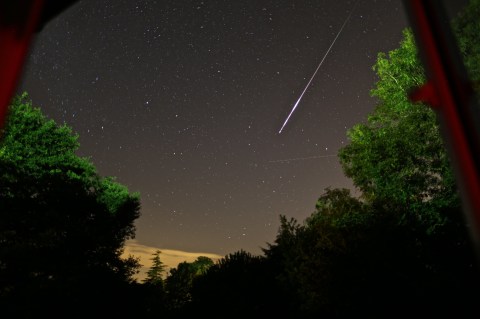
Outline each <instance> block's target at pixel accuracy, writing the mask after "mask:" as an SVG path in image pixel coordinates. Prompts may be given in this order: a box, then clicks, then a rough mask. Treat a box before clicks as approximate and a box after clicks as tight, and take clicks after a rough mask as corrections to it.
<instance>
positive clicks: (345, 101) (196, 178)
mask: <svg viewBox="0 0 480 319" xmlns="http://www.w3.org/2000/svg"><path fill="white" fill-rule="evenodd" d="M355 2H356V1H342V0H325V1H320V0H305V1H293V0H289V1H286V0H285V1H282V0H268V1H257V0H248V1H234V0H231V1H220V0H204V1H187V0H183V1H178V0H177V1H175V0H164V1H160V0H158V1H153V0H152V1H148V0H143V1H131V0H108V1H98V0H84V1H80V2H78V3H76V4H75V5H73V6H72V7H70V8H69V9H68V10H66V11H65V12H64V13H62V14H61V15H59V16H58V17H57V18H55V19H54V20H52V21H51V22H50V23H49V24H47V25H46V26H45V28H44V29H43V30H42V31H41V32H40V33H38V34H37V35H36V38H35V41H34V45H33V47H32V50H31V52H30V56H29V58H28V62H27V63H26V65H25V69H24V76H23V80H22V83H21V85H20V87H19V91H24V90H26V91H27V92H28V93H29V94H30V97H31V99H32V100H33V103H34V105H36V106H38V107H40V108H41V109H42V110H43V112H44V113H45V114H46V115H47V116H48V117H50V118H53V119H55V120H56V121H57V122H58V123H64V122H65V123H66V124H68V125H69V126H71V127H72V128H73V130H74V131H75V132H77V133H78V134H79V135H80V144H81V147H80V150H79V155H81V156H87V157H90V158H91V160H92V162H93V163H94V164H95V165H96V167H97V168H98V171H99V173H100V174H101V175H102V176H116V177H117V181H118V182H120V183H122V184H124V185H126V186H127V187H128V188H129V190H130V191H132V192H139V193H140V195H141V203H142V209H141V214H142V215H141V217H140V218H139V219H138V220H137V223H136V225H137V232H136V234H137V236H136V239H137V241H138V242H139V243H141V244H143V245H148V246H154V247H159V248H161V249H162V248H163V249H178V250H184V251H203V252H211V253H217V254H220V255H224V254H227V253H231V252H234V251H237V250H239V249H244V250H246V251H249V252H251V253H255V254H257V253H261V247H266V243H267V242H270V243H271V242H273V241H274V239H275V235H276V233H277V231H278V226H279V215H280V214H283V215H286V216H287V217H295V218H296V219H298V220H299V221H303V220H304V219H305V218H306V217H307V216H309V215H310V214H311V213H312V212H313V210H314V208H315V202H316V200H317V198H318V197H319V196H320V195H321V194H322V193H323V192H324V189H325V188H326V187H329V186H331V187H346V188H351V187H352V184H351V182H350V181H349V180H348V179H347V178H346V177H344V175H343V172H342V169H341V167H340V164H339V161H338V158H337V157H336V154H337V152H338V150H339V148H341V147H342V146H344V145H345V144H346V143H347V138H346V131H347V129H349V128H351V127H352V126H353V125H354V124H356V123H359V122H362V121H365V119H366V116H367V114H368V113H369V112H371V111H372V110H373V108H374V106H375V100H374V99H373V98H371V97H370V96H369V91H370V89H371V88H373V86H374V84H375V81H376V76H375V73H374V72H373V70H372V66H373V64H374V62H375V59H376V56H377V53H378V52H388V51H390V50H392V49H395V48H396V47H398V43H399V41H400V40H401V38H402V33H401V32H402V30H403V29H404V28H405V27H406V26H407V20H406V16H405V13H404V9H403V7H402V5H401V2H400V1H397V0H394V1H384V0H381V1H380V0H379V1H373V0H360V1H359V2H358V3H357V6H356V8H355V11H354V12H353V14H352V16H351V19H350V20H349V22H348V24H347V25H346V26H345V28H344V29H343V32H342V33H341V34H340V36H339V37H338V39H337V41H336V43H335V45H334V46H333V48H332V50H331V51H330V53H329V55H328V56H327V58H326V59H325V61H324V63H323V65H322V66H321V68H320V70H319V71H318V73H317V75H316V77H315V78H314V79H313V81H312V84H311V86H310V87H309V89H308V90H307V91H306V93H305V95H304V96H303V99H302V101H301V103H300V104H299V106H298V108H297V110H296V111H295V113H294V114H293V115H292V117H291V119H290V121H289V122H288V124H287V125H286V127H285V129H284V130H283V132H282V133H281V134H278V131H279V129H280V127H281V125H282V124H283V122H284V121H285V118H286V117H287V115H288V114H289V113H290V110H291V108H292V106H293V105H294V104H295V102H296V101H297V99H298V97H299V95H300V94H301V92H302V91H303V89H304V88H305V85H306V84H307V82H308V80H309V79H310V77H311V76H312V74H313V72H314V71H315V69H316V67H317V65H318V64H319V62H320V60H321V59H322V57H323V56H324V54H325V52H326V51H327V49H328V47H329V46H330V45H331V43H332V41H333V39H334V38H335V36H336V35H337V33H338V31H339V30H340V27H341V26H342V24H343V22H344V21H345V19H346V18H347V16H348V15H349V14H350V12H351V11H352V9H353V7H354V4H355Z"/></svg>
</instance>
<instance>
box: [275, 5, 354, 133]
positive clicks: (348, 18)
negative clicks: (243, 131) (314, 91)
mask: <svg viewBox="0 0 480 319" xmlns="http://www.w3.org/2000/svg"><path fill="white" fill-rule="evenodd" d="M357 3H358V0H357V2H355V5H354V6H353V9H352V11H351V12H350V14H349V15H348V17H347V18H346V19H345V21H344V22H343V25H342V27H341V28H340V31H338V33H337V35H336V36H335V39H333V41H332V44H330V47H329V48H328V50H327V52H326V53H325V55H324V56H323V58H322V61H320V63H319V64H318V66H317V69H316V70H315V72H313V75H312V77H311V78H310V81H308V83H307V86H305V89H303V92H302V94H300V97H299V98H298V100H297V102H296V103H295V105H294V106H293V108H292V110H291V111H290V114H288V116H287V119H286V120H285V122H284V123H283V125H282V127H281V128H280V131H278V134H280V133H282V130H283V128H284V127H285V125H286V124H287V122H288V120H289V119H290V116H292V114H293V112H294V111H295V109H296V108H297V106H298V103H300V100H301V99H302V97H303V95H304V94H305V92H306V91H307V89H308V87H309V86H310V83H312V80H313V78H314V77H315V75H316V74H317V72H318V70H319V69H320V67H321V66H322V64H323V61H325V58H326V57H327V55H328V53H330V50H331V49H332V47H333V45H334V44H335V41H337V39H338V37H339V36H340V33H342V31H343V28H344V27H345V25H346V24H347V23H348V20H350V17H351V16H352V13H353V11H355V7H356V6H357Z"/></svg>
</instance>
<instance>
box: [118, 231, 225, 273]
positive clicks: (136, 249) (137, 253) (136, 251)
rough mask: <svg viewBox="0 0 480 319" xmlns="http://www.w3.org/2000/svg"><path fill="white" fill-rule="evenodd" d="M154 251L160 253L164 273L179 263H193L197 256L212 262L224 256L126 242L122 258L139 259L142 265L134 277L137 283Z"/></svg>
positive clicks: (145, 270)
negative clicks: (164, 268)
mask: <svg viewBox="0 0 480 319" xmlns="http://www.w3.org/2000/svg"><path fill="white" fill-rule="evenodd" d="M156 250H160V251H161V252H162V253H161V254H160V260H161V261H162V262H163V264H164V265H165V266H166V267H167V268H166V273H168V271H169V270H170V269H171V268H175V267H177V265H178V264H179V263H181V262H184V261H186V262H193V261H195V259H197V258H198V257H199V256H205V257H208V258H211V259H212V260H213V261H214V262H215V261H217V260H218V259H220V258H223V257H224V256H220V255H217V254H211V253H202V252H188V251H181V250H172V249H162V248H159V247H152V246H146V245H142V244H140V243H138V242H137V241H136V240H131V241H128V242H127V243H126V244H125V250H124V252H123V257H128V256H130V255H132V256H134V257H136V258H140V264H141V265H142V266H141V268H140V272H139V273H138V274H137V275H135V278H136V279H137V280H138V281H142V280H143V279H144V278H145V277H146V273H147V271H148V269H149V268H150V267H151V265H152V260H151V258H152V255H153V253H155V251H156Z"/></svg>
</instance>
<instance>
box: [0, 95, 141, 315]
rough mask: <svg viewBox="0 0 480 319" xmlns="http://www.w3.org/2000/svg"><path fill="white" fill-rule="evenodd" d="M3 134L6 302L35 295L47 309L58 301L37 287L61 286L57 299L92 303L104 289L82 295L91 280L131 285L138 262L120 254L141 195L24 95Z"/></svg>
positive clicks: (0, 227)
mask: <svg viewBox="0 0 480 319" xmlns="http://www.w3.org/2000/svg"><path fill="white" fill-rule="evenodd" d="M1 136H2V139H1V141H0V242H1V243H2V245H1V247H0V278H1V279H0V280H1V283H2V285H1V286H0V297H2V298H3V299H2V300H7V303H10V304H12V301H15V300H20V299H21V298H27V299H28V298H30V297H31V298H32V302H33V300H37V301H35V302H33V303H35V304H37V307H44V308H48V307H51V306H52V307H53V305H51V304H50V303H48V302H45V300H43V298H41V297H40V298H39V297H38V296H36V297H35V298H33V296H34V295H35V291H48V292H49V293H51V294H54V292H55V293H58V292H59V291H63V293H62V294H60V295H58V296H57V297H59V298H62V297H66V296H67V295H71V296H70V297H71V298H70V299H69V300H70V301H72V300H75V299H76V298H78V299H79V300H81V299H83V298H86V299H89V300H91V301H92V305H93V304H95V303H96V302H98V301H95V300H94V299H95V298H94V297H93V296H95V295H96V294H97V293H99V291H100V289H99V290H97V291H96V292H95V291H94V292H91V294H90V296H88V297H86V296H87V295H82V294H83V293H84V292H82V291H84V289H87V287H88V285H89V283H90V284H91V283H93V282H95V285H96V286H99V287H104V289H107V290H108V289H111V288H109V286H112V285H115V283H122V282H125V283H126V282H130V281H131V280H132V279H131V275H132V274H133V273H134V272H135V271H136V268H137V264H138V263H137V262H136V260H134V259H133V258H130V259H126V260H125V259H122V258H121V254H122V252H123V245H124V243H125V241H126V240H127V239H129V238H133V237H134V235H135V227H134V224H133V223H134V221H135V219H137V218H138V217H139V215H140V212H139V209H140V203H139V196H138V194H131V193H129V191H128V190H127V188H126V187H125V186H123V185H121V184H119V183H117V182H115V180H114V178H109V177H107V178H103V177H100V176H99V175H98V173H97V172H96V169H95V167H94V166H93V164H92V163H91V162H90V161H89V160H88V159H86V158H81V157H79V156H77V155H76V151H77V149H78V147H79V143H78V135H76V134H73V132H72V130H71V129H70V128H69V127H67V126H66V125H57V124H56V123H55V122H54V121H53V120H48V119H47V118H46V117H45V116H44V115H43V114H42V113H41V111H40V109H38V108H35V107H33V106H32V102H31V101H30V100H29V98H28V95H27V94H26V93H24V94H23V95H21V96H17V97H15V98H14V99H13V101H12V103H11V105H10V107H9V116H8V120H7V122H6V125H5V128H4V129H3V131H2V132H1ZM102 283H103V284H102ZM73 295H75V296H76V297H72V296H73ZM29 296H30V297H29ZM43 296H45V295H43ZM52 300H53V299H52ZM86 308H87V307H84V308H83V309H86ZM22 309H23V310H25V311H29V308H28V307H26V308H22Z"/></svg>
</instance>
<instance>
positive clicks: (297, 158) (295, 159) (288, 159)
mask: <svg viewBox="0 0 480 319" xmlns="http://www.w3.org/2000/svg"><path fill="white" fill-rule="evenodd" d="M326 157H337V155H336V154H330V155H317V156H308V157H296V158H287V159H279V160H274V161H268V162H269V163H287V162H292V161H303V160H308V159H313V158H326Z"/></svg>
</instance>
